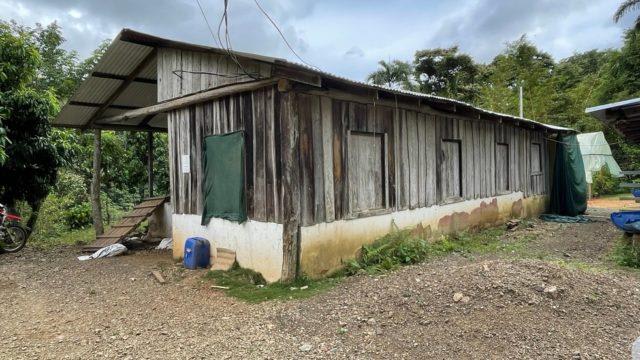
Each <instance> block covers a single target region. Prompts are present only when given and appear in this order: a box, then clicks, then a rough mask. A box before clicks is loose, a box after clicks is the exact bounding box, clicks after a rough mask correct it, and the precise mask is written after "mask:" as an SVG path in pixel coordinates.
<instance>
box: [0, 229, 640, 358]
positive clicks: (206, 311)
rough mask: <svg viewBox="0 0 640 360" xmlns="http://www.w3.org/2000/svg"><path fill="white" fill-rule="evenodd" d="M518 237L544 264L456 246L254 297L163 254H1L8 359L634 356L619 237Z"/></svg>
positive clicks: (633, 307)
mask: <svg viewBox="0 0 640 360" xmlns="http://www.w3.org/2000/svg"><path fill="white" fill-rule="evenodd" d="M523 236H526V237H527V238H528V239H532V240H530V241H529V242H528V244H527V248H528V249H529V250H531V252H532V253H536V254H542V255H544V257H545V260H544V261H543V260H534V259H522V258H513V257H509V256H497V255H487V256H482V257H477V258H464V257H461V256H458V255H452V256H448V257H446V258H442V259H439V260H436V261H433V262H429V263H424V264H420V265H415V266H410V267H405V268H403V269H401V270H398V271H395V272H392V273H389V274H386V275H382V276H356V277H351V278H348V279H346V280H344V281H343V282H342V283H341V284H340V285H338V286H337V287H336V288H334V289H332V290H330V291H328V292H326V293H324V294H320V295H318V296H315V297H313V298H311V299H306V300H297V301H289V302H269V303H262V304H257V305H249V304H246V303H243V302H240V301H238V300H235V299H232V298H229V297H227V296H225V295H224V293H222V292H220V291H218V290H213V289H211V288H210V287H209V286H208V284H207V283H204V282H203V280H202V279H201V278H202V275H203V274H204V272H203V271H196V272H185V271H182V270H181V269H180V268H179V267H178V266H176V265H175V264H174V262H173V261H172V260H171V258H170V256H169V255H168V254H166V253H161V252H156V251H139V252H136V253H133V254H129V255H126V256H122V257H118V258H113V259H103V260H96V261H89V262H79V261H77V260H75V255H77V249H74V248H64V249H58V250H55V251H48V252H41V251H36V250H34V249H30V248H27V249H25V251H23V252H22V253H20V254H17V255H8V254H5V255H0V296H1V297H2V298H3V299H4V301H3V306H2V307H0V358H2V359H36V358H37V359H113V358H117V359H192V358H195V359H198V358H201V359H205V358H213V357H215V358H221V359H227V358H228V359H295V358H318V359H320V358H338V359H340V358H345V359H347V358H348V359H372V358H374V359H388V358H398V359H416V358H428V359H430V358H434V359H448V358H477V359H486V358H516V359H523V358H554V359H557V358H566V359H570V358H582V359H597V358H607V359H609V358H613V359H627V358H629V354H630V346H631V343H632V342H633V340H634V339H635V338H636V337H638V336H640V317H638V316H637V309H639V308H640V281H639V278H638V276H637V275H636V272H633V271H629V270H620V269H615V268H613V267H612V265H611V264H610V263H608V262H607V261H608V260H607V257H606V254H607V252H608V249H609V248H610V246H611V245H612V243H613V241H614V239H615V238H616V237H617V236H619V233H618V232H617V231H615V229H613V228H612V226H611V225H610V224H609V223H607V222H596V223H591V224H550V223H539V222H536V223H535V226H533V227H532V228H523V229H519V230H516V231H514V232H510V233H508V235H507V236H505V241H511V240H512V239H518V238H521V237H523ZM554 259H557V260H554ZM585 264H586V265H585ZM152 270H159V271H161V272H162V273H163V275H164V276H165V277H166V278H167V284H165V285H160V284H158V283H157V282H156V281H155V280H154V279H153V277H151V275H150V272H151V271H152ZM545 289H546V291H545ZM457 293H460V294H457ZM454 297H455V298H456V300H458V301H455V300H454Z"/></svg>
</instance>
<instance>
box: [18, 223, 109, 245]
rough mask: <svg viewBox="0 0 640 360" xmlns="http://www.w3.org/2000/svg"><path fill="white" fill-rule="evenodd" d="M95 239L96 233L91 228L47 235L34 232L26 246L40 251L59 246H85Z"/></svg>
mask: <svg viewBox="0 0 640 360" xmlns="http://www.w3.org/2000/svg"><path fill="white" fill-rule="evenodd" d="M95 238H96V232H95V230H94V229H93V227H87V228H84V229H74V230H66V231H60V232H49V233H46V232H45V233H43V232H39V231H34V232H33V234H31V237H30V238H29V240H28V244H30V245H31V246H34V247H37V248H40V249H50V248H53V247H56V246H60V245H85V244H88V243H90V242H92V241H93V240H94V239H95Z"/></svg>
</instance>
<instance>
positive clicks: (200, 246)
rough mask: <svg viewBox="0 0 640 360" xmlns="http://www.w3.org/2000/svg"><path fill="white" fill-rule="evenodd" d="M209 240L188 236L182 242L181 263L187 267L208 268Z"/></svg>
mask: <svg viewBox="0 0 640 360" xmlns="http://www.w3.org/2000/svg"><path fill="white" fill-rule="evenodd" d="M210 252H211V250H210V246H209V240H207V239H203V238H201V237H190V238H188V239H187V241H185V243H184V260H183V262H182V263H183V265H184V267H185V268H187V269H191V270H195V269H197V268H208V267H209V264H210V255H209V254H210Z"/></svg>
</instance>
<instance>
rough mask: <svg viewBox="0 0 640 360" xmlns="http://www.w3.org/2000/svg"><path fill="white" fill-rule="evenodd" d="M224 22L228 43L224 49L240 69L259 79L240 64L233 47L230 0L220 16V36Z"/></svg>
mask: <svg viewBox="0 0 640 360" xmlns="http://www.w3.org/2000/svg"><path fill="white" fill-rule="evenodd" d="M223 22H224V34H225V35H224V39H225V43H226V47H224V50H226V52H227V54H228V55H229V57H230V58H231V60H232V61H233V62H234V63H235V64H236V66H238V68H239V69H240V70H242V72H243V73H244V74H245V75H247V76H248V77H250V78H251V79H254V80H259V79H260V78H259V77H256V76H254V75H252V74H250V73H249V72H248V71H247V70H246V69H245V68H244V66H242V64H240V61H239V60H238V58H237V57H236V55H235V53H234V51H233V47H232V46H231V37H230V36H229V0H224V12H223V13H222V16H221V17H220V22H219V23H218V38H221V36H220V30H221V28H222V23H223ZM221 42H222V41H221Z"/></svg>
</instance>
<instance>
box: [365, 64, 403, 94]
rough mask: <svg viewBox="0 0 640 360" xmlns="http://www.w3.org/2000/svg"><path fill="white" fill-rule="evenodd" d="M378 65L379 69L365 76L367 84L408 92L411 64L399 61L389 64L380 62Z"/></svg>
mask: <svg viewBox="0 0 640 360" xmlns="http://www.w3.org/2000/svg"><path fill="white" fill-rule="evenodd" d="M378 64H379V65H380V68H379V69H378V70H376V71H374V72H372V73H371V74H369V76H367V81H368V82H370V83H372V84H376V85H385V86H388V87H390V88H397V87H402V88H404V89H408V90H409V89H410V88H411V81H410V79H409V77H410V76H411V73H412V72H413V68H412V67H411V64H409V63H407V62H404V61H400V60H393V61H390V62H387V61H384V60H380V61H379V62H378Z"/></svg>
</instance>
